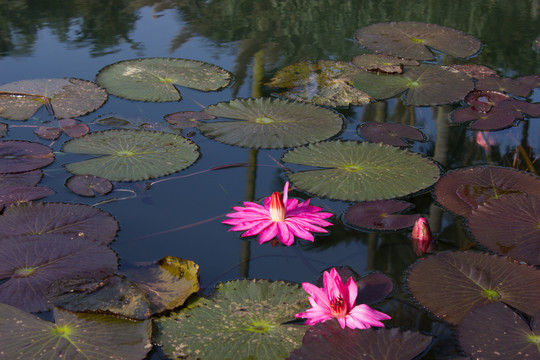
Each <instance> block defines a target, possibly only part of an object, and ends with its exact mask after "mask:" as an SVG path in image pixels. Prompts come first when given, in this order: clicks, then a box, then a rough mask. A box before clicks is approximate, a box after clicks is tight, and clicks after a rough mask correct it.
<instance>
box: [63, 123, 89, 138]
mask: <svg viewBox="0 0 540 360" xmlns="http://www.w3.org/2000/svg"><path fill="white" fill-rule="evenodd" d="M58 124H59V125H60V128H61V129H62V130H63V131H64V132H65V133H66V135H67V136H70V137H72V138H78V137H81V136H83V135H86V134H88V131H90V129H89V128H88V126H87V125H85V124H83V123H81V122H80V121H78V120H75V119H60V120H58Z"/></svg>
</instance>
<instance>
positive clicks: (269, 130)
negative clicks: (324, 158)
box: [199, 98, 343, 149]
mask: <svg viewBox="0 0 540 360" xmlns="http://www.w3.org/2000/svg"><path fill="white" fill-rule="evenodd" d="M204 112H206V113H208V114H210V115H213V116H216V117H223V118H228V119H232V120H227V121H209V122H205V123H200V124H199V129H200V130H201V133H202V134H203V135H205V136H208V137H211V138H214V139H215V140H217V141H220V142H222V143H225V144H230V145H237V146H244V147H249V148H268V149H279V148H284V147H292V146H298V145H303V144H308V143H312V142H317V141H321V140H325V139H328V138H330V137H332V136H334V135H336V134H337V133H338V132H340V131H341V128H342V126H343V119H342V117H341V115H339V114H338V113H337V112H335V111H333V110H329V109H326V108H322V107H319V106H316V105H310V104H305V103H299V102H291V101H286V100H280V99H269V98H256V99H236V100H232V101H230V102H226V103H219V104H217V105H211V106H209V107H208V108H206V109H205V110H204Z"/></svg>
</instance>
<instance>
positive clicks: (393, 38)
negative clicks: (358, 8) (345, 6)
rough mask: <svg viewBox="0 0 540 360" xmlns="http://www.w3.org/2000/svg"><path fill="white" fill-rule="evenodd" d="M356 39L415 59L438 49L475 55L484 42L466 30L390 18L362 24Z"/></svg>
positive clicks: (374, 48) (378, 49)
mask: <svg viewBox="0 0 540 360" xmlns="http://www.w3.org/2000/svg"><path fill="white" fill-rule="evenodd" d="M355 38H356V41H357V42H358V43H359V44H360V45H362V46H364V47H366V48H367V49H369V50H371V51H373V52H376V53H383V54H387V55H393V56H398V57H404V58H408V59H415V60H432V59H433V53H432V52H431V51H430V50H429V48H433V49H436V50H438V51H441V52H443V53H446V54H448V55H452V56H455V57H458V58H466V57H469V56H473V55H474V54H476V53H477V52H478V51H479V50H480V47H481V46H482V44H481V43H480V41H478V39H476V38H475V37H473V36H471V35H467V34H465V33H464V32H462V31H459V30H456V29H452V28H449V27H446V26H441V25H437V24H428V23H422V22H413V21H404V22H386V23H377V24H372V25H368V26H366V27H363V28H360V29H359V30H358V31H357V32H356V35H355Z"/></svg>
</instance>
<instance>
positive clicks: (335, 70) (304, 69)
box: [267, 60, 371, 106]
mask: <svg viewBox="0 0 540 360" xmlns="http://www.w3.org/2000/svg"><path fill="white" fill-rule="evenodd" d="M356 72H358V69H356V68H355V67H354V66H352V65H350V64H348V63H345V62H341V61H331V60H321V61H304V62H300V63H297V64H292V65H289V66H286V67H284V68H283V69H280V70H279V71H278V72H277V73H276V74H275V75H274V77H273V78H272V79H271V80H270V82H269V83H268V84H267V85H269V86H273V87H278V88H286V89H287V90H286V91H283V92H279V93H277V95H280V96H283V97H286V98H289V99H291V100H299V101H305V102H309V103H311V104H318V105H325V106H349V105H363V104H367V103H369V102H370V101H371V97H370V96H369V95H368V94H366V93H365V92H362V91H360V90H358V89H356V88H354V87H352V86H351V84H350V82H351V76H352V75H353V74H354V73H356Z"/></svg>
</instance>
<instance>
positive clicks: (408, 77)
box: [352, 64, 474, 106]
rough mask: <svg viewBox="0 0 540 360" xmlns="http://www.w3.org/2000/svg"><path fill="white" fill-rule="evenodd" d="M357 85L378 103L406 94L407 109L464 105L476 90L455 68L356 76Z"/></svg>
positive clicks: (420, 68) (427, 67) (425, 66)
mask: <svg viewBox="0 0 540 360" xmlns="http://www.w3.org/2000/svg"><path fill="white" fill-rule="evenodd" d="M352 80H353V84H354V86H355V87H357V88H358V89H360V90H362V91H365V92H367V93H368V94H369V95H371V96H373V97H374V98H376V99H379V100H381V99H387V98H390V97H393V96H396V95H399V94H401V93H402V92H404V91H406V93H405V95H404V102H405V103H406V104H407V105H415V106H429V105H441V104H449V103H453V102H457V101H460V100H461V99H463V98H464V97H465V96H466V95H467V94H468V93H469V92H470V91H471V90H473V88H474V84H473V80H472V79H471V78H470V77H469V76H467V75H465V74H463V73H462V72H459V71H457V70H455V69H453V68H451V67H448V66H439V65H428V64H423V65H420V66H417V67H413V68H408V69H406V71H404V72H403V74H401V75H388V74H374V73H371V72H367V71H360V72H358V73H356V74H355V75H354V76H353V78H352Z"/></svg>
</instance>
